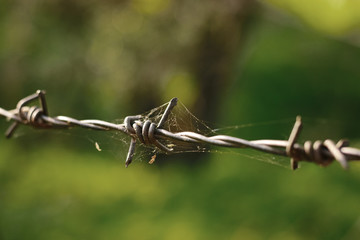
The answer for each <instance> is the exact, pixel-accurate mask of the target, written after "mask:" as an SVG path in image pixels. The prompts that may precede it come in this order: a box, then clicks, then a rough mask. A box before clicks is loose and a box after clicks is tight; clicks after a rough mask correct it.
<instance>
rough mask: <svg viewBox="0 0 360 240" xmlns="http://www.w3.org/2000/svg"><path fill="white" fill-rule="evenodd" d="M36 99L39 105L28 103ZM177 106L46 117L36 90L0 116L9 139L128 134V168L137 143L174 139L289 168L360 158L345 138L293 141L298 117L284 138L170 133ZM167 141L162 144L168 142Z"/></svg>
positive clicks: (160, 146) (164, 148) (166, 148)
mask: <svg viewBox="0 0 360 240" xmlns="http://www.w3.org/2000/svg"><path fill="white" fill-rule="evenodd" d="M36 99H38V100H39V102H40V106H29V105H28V104H29V103H30V102H32V101H34V100H36ZM176 105H177V98H173V99H171V101H170V102H169V103H168V105H167V107H166V109H165V111H164V112H163V114H162V116H161V119H160V121H159V122H158V123H157V124H155V123H153V122H151V121H150V120H142V115H136V116H128V117H126V118H125V119H124V122H123V123H122V124H115V123H111V122H106V121H103V120H97V119H86V120H77V119H74V118H71V117H67V116H55V117H50V116H49V115H48V108H47V104H46V100H45V92H44V91H41V90H38V91H36V93H34V94H32V95H30V96H27V97H25V98H23V99H21V100H20V101H19V102H18V103H17V105H16V108H15V109H13V110H5V109H3V108H0V115H1V116H3V117H5V118H7V120H8V121H12V124H11V125H10V127H9V128H8V129H7V131H6V132H5V135H6V137H7V138H10V137H11V136H12V135H13V133H14V131H15V130H16V129H17V127H18V126H19V125H20V124H23V125H28V126H32V127H35V128H43V129H52V128H71V127H82V128H88V129H93V130H101V131H120V132H122V133H124V134H126V135H128V136H129V137H130V147H129V151H128V154H127V157H126V161H125V166H126V167H128V166H129V164H130V163H131V162H132V159H133V156H134V154H135V146H136V143H137V142H140V143H141V144H144V145H148V146H152V147H154V148H155V149H157V150H158V151H160V152H163V153H167V154H168V153H171V152H173V150H174V148H173V147H174V146H175V144H174V143H175V142H185V143H188V144H199V143H203V144H210V145H215V146H221V147H230V148H252V149H255V150H258V151H262V152H266V153H270V154H274V155H279V156H288V157H290V158H291V162H290V163H291V168H292V169H293V170H295V169H297V168H298V162H300V161H307V162H313V163H316V164H318V165H321V166H327V165H329V164H330V163H332V162H333V161H334V160H336V161H337V162H338V163H339V164H340V165H341V166H342V167H343V168H344V169H348V168H349V164H348V162H349V161H352V160H360V150H359V149H357V148H352V147H350V146H349V145H350V144H349V142H348V141H347V140H343V139H342V140H339V141H338V142H337V143H335V142H334V141H332V140H330V139H326V140H325V141H320V140H318V141H315V142H312V141H306V142H305V143H304V144H303V145H301V144H299V143H297V142H296V141H297V139H298V137H299V134H300V131H301V129H302V122H301V117H300V116H298V117H297V118H296V121H295V124H294V127H293V129H292V131H291V134H290V137H289V139H288V140H268V139H263V140H252V141H249V140H245V139H241V138H237V137H232V136H227V135H215V136H205V135H202V134H200V133H197V132H170V131H168V130H165V129H163V126H164V124H165V122H166V121H167V119H168V117H169V114H170V112H171V111H172V109H173V108H174V107H175V106H176ZM169 142H170V144H166V143H169Z"/></svg>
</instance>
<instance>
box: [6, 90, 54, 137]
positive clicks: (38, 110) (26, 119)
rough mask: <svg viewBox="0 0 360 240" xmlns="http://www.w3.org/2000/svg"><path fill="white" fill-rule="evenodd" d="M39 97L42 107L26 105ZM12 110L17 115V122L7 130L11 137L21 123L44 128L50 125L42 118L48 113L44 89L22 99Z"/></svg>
mask: <svg viewBox="0 0 360 240" xmlns="http://www.w3.org/2000/svg"><path fill="white" fill-rule="evenodd" d="M37 98H38V99H39V100H40V104H41V107H38V106H32V107H29V106H25V105H26V104H28V103H29V102H31V101H33V100H35V99H37ZM12 112H14V115H15V118H14V119H15V122H13V123H12V124H11V125H10V127H9V128H8V129H7V131H6V132H5V135H6V137H7V138H10V137H11V136H12V135H13V133H14V131H15V130H16V129H17V127H18V126H19V123H22V124H25V125H30V126H32V127H42V128H44V127H47V126H48V124H46V123H45V122H44V121H43V119H42V116H47V115H48V110H47V106H46V102H45V92H44V91H41V90H37V91H36V93H34V94H32V95H30V96H28V97H26V98H23V99H21V100H20V101H19V102H18V104H17V105H16V108H15V109H14V110H12Z"/></svg>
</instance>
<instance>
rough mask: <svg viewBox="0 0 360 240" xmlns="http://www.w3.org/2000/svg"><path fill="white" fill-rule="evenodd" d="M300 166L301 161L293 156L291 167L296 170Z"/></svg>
mask: <svg viewBox="0 0 360 240" xmlns="http://www.w3.org/2000/svg"><path fill="white" fill-rule="evenodd" d="M298 168H299V163H298V161H296V160H295V159H294V158H291V169H292V170H296V169H298Z"/></svg>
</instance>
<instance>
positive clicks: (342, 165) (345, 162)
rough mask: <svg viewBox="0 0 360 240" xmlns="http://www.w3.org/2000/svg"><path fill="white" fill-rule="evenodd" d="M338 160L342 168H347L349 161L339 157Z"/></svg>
mask: <svg viewBox="0 0 360 240" xmlns="http://www.w3.org/2000/svg"><path fill="white" fill-rule="evenodd" d="M338 162H339V163H340V165H341V167H342V168H343V169H344V170H346V171H347V170H349V163H348V162H347V160H346V159H341V160H340V161H339V160H338Z"/></svg>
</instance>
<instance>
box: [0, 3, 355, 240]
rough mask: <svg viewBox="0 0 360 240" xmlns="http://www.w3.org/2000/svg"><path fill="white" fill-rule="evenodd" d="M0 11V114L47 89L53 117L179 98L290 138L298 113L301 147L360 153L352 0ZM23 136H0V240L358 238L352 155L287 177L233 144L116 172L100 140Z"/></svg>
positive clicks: (119, 158)
mask: <svg viewBox="0 0 360 240" xmlns="http://www.w3.org/2000/svg"><path fill="white" fill-rule="evenodd" d="M0 5H1V7H0V88H1V91H0V92H1V94H0V106H1V107H3V108H6V109H12V108H14V107H15V105H16V103H17V101H18V100H19V99H20V98H22V97H25V96H27V95H29V94H31V93H33V92H34V91H35V90H37V89H44V90H46V91H47V100H48V106H49V111H50V114H51V115H67V116H71V117H75V118H79V119H85V118H96V119H103V120H108V121H116V119H119V118H123V117H125V116H126V115H134V114H137V113H141V112H145V111H147V110H149V109H151V108H153V107H156V106H158V105H160V104H162V103H164V102H166V101H168V100H169V99H170V98H171V97H174V96H177V97H179V98H180V100H181V101H182V102H183V103H184V104H185V105H186V106H187V107H188V108H189V109H190V110H191V111H192V112H193V113H194V114H195V115H196V116H198V117H199V118H200V119H203V120H205V121H207V122H211V123H214V126H216V127H218V126H233V125H240V126H241V125H243V124H245V125H246V124H249V123H250V125H251V127H239V128H232V129H230V130H229V131H228V132H227V133H228V134H231V135H234V136H241V137H244V138H246V139H262V138H276V139H287V137H288V135H289V133H290V130H291V126H292V123H293V121H294V120H295V116H296V115H298V114H300V115H302V116H303V117H304V122H305V126H304V131H303V133H302V139H303V140H304V139H325V138H333V139H334V140H338V139H340V138H348V139H350V140H351V143H352V145H353V146H356V147H360V142H359V139H360V138H359V137H360V131H359V130H360V126H359V125H358V119H360V111H359V102H360V94H359V90H360V81H359V80H360V67H359V66H360V65H359V64H360V49H359V46H360V30H359V29H360V28H359V24H360V14H359V12H360V3H359V1H351V0H321V1H320V0H319V1H311V0H307V1H292V0H267V1H251V0H237V1H233V0H225V1H216V0H209V1H190V0H184V1H173V0H152V1H147V0H132V1H131V0H128V1H114V0H112V1H111V0H105V1H98V0H86V1H85V0H76V1H66V0H50V1H41V0H34V1H26V0H18V1H10V0H0ZM272 121H275V124H274V123H271V122H272ZM7 126H8V123H7V122H6V121H5V120H4V119H1V121H0V127H1V129H2V130H3V131H5V129H6V127H7ZM19 130H20V131H19V132H18V134H17V137H15V138H14V139H11V140H5V138H3V139H0V141H1V144H0V239H358V238H359V237H360V208H359V204H358V203H359V197H360V191H359V189H360V188H359V184H360V175H359V174H360V165H358V164H356V163H352V164H351V169H350V171H347V172H346V171H343V170H342V169H341V168H340V166H338V165H336V164H333V165H331V166H329V167H327V168H321V167H319V166H316V165H314V164H310V163H303V164H302V165H301V168H300V169H299V170H298V171H295V172H293V171H291V170H289V169H288V168H282V167H279V166H275V165H272V164H269V163H264V162H261V161H257V160H256V158H262V159H265V161H266V158H268V159H270V158H271V156H266V155H265V156H264V155H263V154H262V155H260V154H259V153H254V152H248V151H246V150H235V152H237V153H239V154H236V153H227V152H221V153H210V154H205V153H198V154H186V153H185V154H178V155H173V156H158V159H157V160H156V162H155V164H153V165H149V164H147V158H146V157H145V158H144V159H143V161H140V160H138V161H135V163H134V164H133V165H131V166H130V168H128V169H125V168H124V158H125V155H126V148H127V146H126V144H124V143H122V142H121V141H116V140H117V139H118V137H114V136H110V135H109V134H108V133H93V132H91V131H80V132H77V130H76V131H75V130H74V134H70V135H67V134H66V132H64V131H37V130H33V129H25V127H22V128H21V129H19ZM58 133H61V134H58ZM95 134H99V135H101V134H103V136H104V137H105V138H107V140H106V139H105V140H103V141H104V142H105V143H106V144H109V145H113V146H112V147H110V148H109V149H110V151H108V152H107V151H102V152H98V151H96V149H95V147H94V142H93V141H92V139H97V137H98V136H97V135H95ZM82 136H85V137H82ZM100 138H101V137H100ZM87 139H91V141H88V140H87ZM113 140H114V141H113ZM106 141H108V142H106ZM112 141H113V142H112ZM101 143H102V142H101ZM117 147H118V148H119V152H118V151H117V149H116V148H117ZM121 149H123V150H121ZM112 152H114V154H112ZM242 153H246V154H249V155H248V156H244V155H242ZM254 158H255V159H254ZM277 160H278V159H275V161H277Z"/></svg>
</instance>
